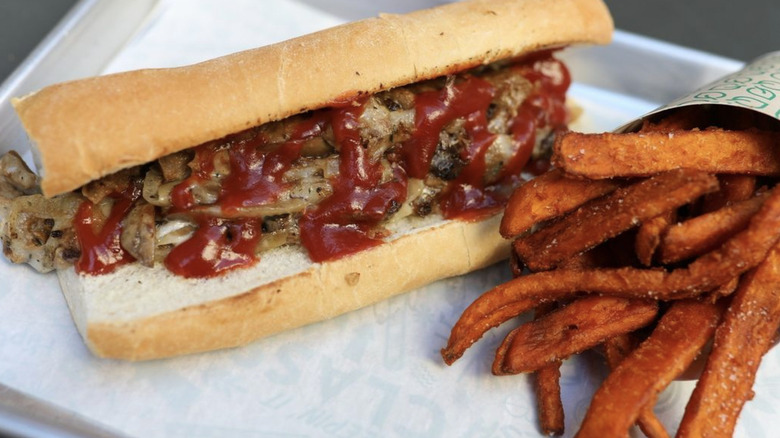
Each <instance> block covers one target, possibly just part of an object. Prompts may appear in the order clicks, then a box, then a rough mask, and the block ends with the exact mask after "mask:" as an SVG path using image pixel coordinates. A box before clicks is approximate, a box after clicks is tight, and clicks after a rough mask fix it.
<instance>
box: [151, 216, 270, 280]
mask: <svg viewBox="0 0 780 438" xmlns="http://www.w3.org/2000/svg"><path fill="white" fill-rule="evenodd" d="M197 222H198V229H197V230H196V231H195V233H194V234H193V235H192V237H190V238H189V239H188V240H186V241H184V242H183V243H181V244H179V245H177V246H175V247H174V248H173V249H172V250H171V252H170V253H168V255H167V256H166V257H165V261H164V264H165V267H166V268H168V270H170V271H171V272H173V273H174V274H176V275H180V276H182V277H186V278H206V277H213V276H215V275H219V274H223V273H225V272H227V271H229V270H231V269H236V268H240V267H245V266H248V265H251V264H253V263H255V262H256V261H257V258H256V255H255V253H256V252H257V251H256V250H257V245H258V243H259V242H260V236H261V232H260V229H261V224H260V220H259V219H231V220H227V219H220V218H215V217H207V216H201V217H197Z"/></svg>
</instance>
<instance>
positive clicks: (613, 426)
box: [576, 300, 723, 438]
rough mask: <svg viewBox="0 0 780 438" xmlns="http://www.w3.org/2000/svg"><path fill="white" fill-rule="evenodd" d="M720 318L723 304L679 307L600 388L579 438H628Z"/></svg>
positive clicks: (686, 303)
mask: <svg viewBox="0 0 780 438" xmlns="http://www.w3.org/2000/svg"><path fill="white" fill-rule="evenodd" d="M722 313H723V306H722V305H719V304H712V303H708V302H702V301H696V300H681V301H677V302H675V303H674V304H673V305H672V306H671V307H670V308H669V310H668V311H667V312H666V313H665V314H664V316H663V317H662V318H661V320H660V321H659V322H658V325H657V326H656V328H655V329H654V330H653V333H652V334H651V335H650V337H649V338H648V339H647V340H646V341H645V342H643V343H642V344H641V345H640V346H639V347H638V348H637V349H636V350H635V351H634V352H633V353H632V354H631V355H629V356H628V357H627V358H626V359H625V360H623V361H622V362H621V363H620V364H619V365H618V366H617V368H615V369H614V370H612V373H610V375H609V376H607V379H606V380H605V381H604V382H603V383H602V384H601V387H600V388H599V389H598V390H597V391H596V393H595V394H594V396H593V399H592V401H591V403H590V408H588V412H587V414H586V415H585V419H584V420H583V422H582V425H581V426H580V430H579V432H578V433H577V435H576V436H577V437H580V438H590V437H593V438H602V437H606V436H626V435H627V434H628V429H629V428H630V427H631V425H633V424H634V422H635V421H636V419H637V417H638V416H639V413H640V412H641V410H642V409H643V408H644V407H645V406H647V403H648V402H649V401H651V400H654V399H655V398H656V397H657V395H658V393H659V392H661V391H662V390H663V389H664V388H665V387H666V386H667V385H668V384H669V383H670V382H671V381H672V380H674V378H675V377H677V376H678V375H679V374H680V373H682V372H683V371H685V369H686V368H687V367H688V365H690V363H691V362H693V360H694V359H695V358H696V355H697V354H698V353H699V351H700V350H701V348H702V347H703V346H704V344H706V343H707V341H708V340H709V339H710V338H711V337H712V334H713V333H714V332H715V327H716V326H717V324H718V322H719V321H720V318H721V314H722Z"/></svg>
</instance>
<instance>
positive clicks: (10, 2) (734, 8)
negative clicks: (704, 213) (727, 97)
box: [0, 0, 780, 79]
mask: <svg viewBox="0 0 780 438" xmlns="http://www.w3.org/2000/svg"><path fill="white" fill-rule="evenodd" d="M127 1H133V0H127ZM214 1H219V0H214ZM551 1H553V0H551ZM606 1H607V4H608V5H609V7H610V9H611V11H612V14H613V16H614V17H615V23H616V26H617V27H618V28H620V29H624V30H628V31H631V32H635V33H639V34H643V35H648V36H651V37H653V38H657V39H661V40H664V41H670V42H674V43H678V44H681V45H684V46H688V47H693V48H697V49H701V50H704V51H708V52H712V53H716V54H719V55H723V56H727V57H731V58H735V59H739V60H743V61H749V60H751V59H753V58H755V57H756V56H758V55H761V54H763V53H766V52H770V51H774V50H780V7H778V4H777V0H745V1H733V0H606ZM75 3H76V0H0V79H4V78H6V77H7V76H8V75H9V74H10V73H11V72H12V71H13V69H14V68H16V66H17V65H18V64H19V63H20V62H21V61H22V60H23V59H24V58H25V56H27V54H28V53H29V52H30V51H31V50H32V49H33V48H34V47H35V45H36V44H38V43H39V42H40V41H41V39H42V38H43V37H44V36H45V35H46V33H47V32H49V31H50V30H51V29H52V27H53V26H54V25H55V24H56V23H57V21H58V20H59V19H60V18H61V17H62V16H63V15H64V14H65V13H66V12H67V10H68V9H69V8H70V7H71V6H72V5H73V4H75ZM258 3H259V4H260V2H258ZM316 3H318V4H320V5H322V6H323V7H325V5H327V4H329V3H331V4H332V5H333V7H337V6H338V0H333V1H332V2H329V1H317V2H316ZM407 4H413V2H405V3H404V7H406V5H407ZM119 19H121V18H119Z"/></svg>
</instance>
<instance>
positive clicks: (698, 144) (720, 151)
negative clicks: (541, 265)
mask: <svg viewBox="0 0 780 438" xmlns="http://www.w3.org/2000/svg"><path fill="white" fill-rule="evenodd" d="M777 144H780V133H777V132H771V131H758V130H751V131H724V130H721V129H707V130H704V131H682V130H681V131H672V132H642V133H628V134H612V133H604V134H581V133H575V132H568V133H566V134H564V135H560V136H557V137H556V139H555V145H554V147H553V157H552V161H553V164H554V165H555V166H556V167H558V168H561V169H563V170H564V171H566V172H567V173H571V174H574V175H580V176H586V177H588V178H593V179H601V178H614V177H635V176H648V175H653V174H655V173H658V172H664V171H668V170H671V169H679V168H688V169H696V170H700V171H704V172H710V173H742V174H748V175H773V176H777V175H780V153H778V149H777Z"/></svg>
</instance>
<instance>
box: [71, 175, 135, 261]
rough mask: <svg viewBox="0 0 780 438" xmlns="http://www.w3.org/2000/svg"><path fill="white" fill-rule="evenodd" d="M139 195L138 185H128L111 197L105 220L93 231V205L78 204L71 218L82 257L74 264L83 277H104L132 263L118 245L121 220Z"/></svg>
mask: <svg viewBox="0 0 780 438" xmlns="http://www.w3.org/2000/svg"><path fill="white" fill-rule="evenodd" d="M140 196H141V188H140V185H139V184H131V185H130V186H129V187H128V188H127V189H125V190H124V191H122V192H121V193H114V194H112V195H111V197H112V198H114V203H113V205H112V206H111V212H110V213H109V215H108V217H107V218H106V219H105V220H104V221H103V223H102V224H100V225H101V226H100V229H99V230H96V229H95V225H98V224H96V223H95V222H96V221H97V218H96V217H95V212H94V208H95V205H94V204H93V203H92V202H90V201H88V200H85V201H84V202H82V203H81V205H79V208H78V210H77V211H76V216H75V217H74V219H73V228H74V229H75V231H76V239H77V240H78V242H79V248H81V255H80V256H79V259H78V261H76V272H78V273H85V274H107V273H109V272H112V271H114V270H115V269H116V268H118V267H119V266H121V265H124V264H126V263H130V262H132V261H135V258H133V256H131V255H130V254H129V253H128V252H127V251H126V250H125V249H124V248H122V245H121V244H120V236H121V234H122V219H124V217H125V216H126V215H127V213H128V212H129V211H130V209H131V208H132V207H133V203H134V202H135V200H136V199H138V198H139V197H140Z"/></svg>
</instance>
